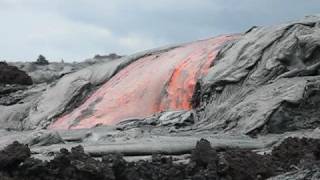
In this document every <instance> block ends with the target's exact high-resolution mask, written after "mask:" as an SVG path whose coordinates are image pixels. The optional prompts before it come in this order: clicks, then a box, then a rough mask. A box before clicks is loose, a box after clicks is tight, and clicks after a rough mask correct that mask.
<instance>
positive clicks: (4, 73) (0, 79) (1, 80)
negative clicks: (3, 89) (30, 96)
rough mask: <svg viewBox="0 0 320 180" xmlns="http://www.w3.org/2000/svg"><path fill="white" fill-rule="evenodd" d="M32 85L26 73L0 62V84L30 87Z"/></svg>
mask: <svg viewBox="0 0 320 180" xmlns="http://www.w3.org/2000/svg"><path fill="white" fill-rule="evenodd" d="M32 83H33V82H32V79H31V77H30V76H29V75H28V74H27V73H26V72H24V71H21V70H19V69H18V68H17V67H15V66H10V65H8V64H7V63H6V62H0V84H20V85H31V84H32Z"/></svg>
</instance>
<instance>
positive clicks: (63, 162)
mask: <svg viewBox="0 0 320 180" xmlns="http://www.w3.org/2000/svg"><path fill="white" fill-rule="evenodd" d="M319 148H320V140H315V139H306V138H304V139H298V138H288V139H286V140H285V141H284V142H283V143H282V144H280V145H279V146H278V147H276V148H274V150H273V151H272V153H271V154H269V155H259V154H257V153H255V152H252V151H250V150H243V149H214V148H212V147H211V145H210V142H209V141H207V140H205V139H201V140H200V141H199V142H198V143H197V145H196V148H195V149H194V150H193V151H192V153H191V158H190V161H189V162H188V163H175V162H174V161H173V159H172V158H171V157H167V156H162V155H159V154H156V155H153V156H152V160H151V161H145V160H140V161H137V162H127V161H125V160H124V159H123V157H122V155H121V154H109V155H107V156H104V157H102V160H97V159H94V158H92V157H91V156H89V155H88V154H85V152H84V149H83V147H81V146H77V147H74V148H72V149H71V152H69V151H68V150H67V149H61V150H60V153H58V154H57V155H56V156H55V158H54V159H53V160H51V161H41V160H37V159H34V158H31V157H30V150H29V148H28V147H27V146H25V145H22V144H19V143H18V142H14V143H13V144H11V145H9V146H8V147H6V148H5V149H4V150H2V151H1V152H0V162H1V164H0V179H3V180H89V179H95V180H263V179H267V178H269V177H273V176H277V175H279V174H283V173H286V172H289V171H291V170H292V168H293V167H299V169H305V168H308V167H310V166H309V165H310V164H312V168H315V167H317V166H319V163H318V162H319V158H320V155H319V154H320V149H319ZM319 167H320V166H319Z"/></svg>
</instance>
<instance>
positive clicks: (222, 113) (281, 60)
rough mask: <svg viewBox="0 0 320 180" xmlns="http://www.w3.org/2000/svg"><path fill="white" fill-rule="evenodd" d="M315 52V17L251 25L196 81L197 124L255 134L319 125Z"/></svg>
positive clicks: (318, 32) (319, 34) (318, 36)
mask: <svg viewBox="0 0 320 180" xmlns="http://www.w3.org/2000/svg"><path fill="white" fill-rule="evenodd" d="M319 57H320V21H319V18H318V17H309V18H306V19H304V20H302V21H297V22H293V23H288V24H282V25H278V26H270V27H259V28H253V29H251V30H250V31H248V32H247V33H246V34H244V35H243V36H242V37H241V38H240V39H239V40H238V41H237V42H235V43H233V44H230V45H229V46H228V47H226V48H224V49H223V50H222V51H220V53H219V57H218V58H217V59H216V61H215V63H214V65H213V67H212V68H210V70H209V72H208V75H207V76H205V77H204V78H202V79H201V80H200V81H199V82H198V85H197V90H196V93H195V96H194V102H193V104H194V107H195V108H196V109H197V115H198V119H199V121H201V122H199V123H198V125H197V126H198V127H197V128H200V129H207V130H208V129H210V130H213V131H220V132H221V131H223V132H226V131H227V132H237V133H243V134H249V135H256V134H259V133H264V134H265V133H283V132H286V131H294V130H301V129H310V128H316V127H318V126H319V124H320V121H319V119H318V118H317V117H318V115H317V114H318V112H319V108H320V106H319V95H320V94H319V85H320V76H319V75H320V74H319V67H320V61H319V60H320V59H319Z"/></svg>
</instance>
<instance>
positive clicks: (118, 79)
mask: <svg viewBox="0 0 320 180" xmlns="http://www.w3.org/2000/svg"><path fill="white" fill-rule="evenodd" d="M235 37H236V36H227V35H225V36H219V37H216V38H211V39H207V40H202V41H196V42H193V43H190V44H185V45H183V46H180V47H177V48H174V49H172V50H169V51H167V52H161V53H158V54H154V55H149V56H146V57H143V58H140V59H139V60H137V61H135V62H133V63H131V64H130V65H128V66H127V67H125V68H124V69H122V70H121V71H120V72H118V73H117V74H116V75H115V76H114V77H112V78H111V79H110V80H109V81H107V82H106V83H105V84H104V85H102V86H101V87H100V88H99V89H98V90H97V91H96V92H94V93H93V94H92V95H91V96H90V97H89V98H88V99H87V100H86V101H85V102H84V103H83V104H82V105H80V106H79V107H78V108H76V109H74V110H73V111H72V112H70V113H68V114H66V115H64V116H62V117H60V118H58V119H57V120H56V121H55V122H54V123H53V124H52V125H50V126H49V128H50V129H80V128H91V127H94V126H96V125H100V124H103V125H114V124H117V123H119V122H121V121H124V120H127V119H132V118H144V117H148V116H151V115H153V114H155V113H158V112H162V111H170V110H189V109H191V102H190V101H191V99H192V95H193V92H194V88H195V84H196V81H197V79H198V78H200V77H201V76H204V75H205V74H206V73H207V71H208V69H209V67H210V65H211V63H212V62H213V60H214V59H215V57H216V55H217V53H218V52H219V50H220V49H221V48H222V47H223V46H224V45H225V44H226V43H228V42H230V41H232V40H234V39H235Z"/></svg>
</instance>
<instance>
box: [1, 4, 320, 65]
mask: <svg viewBox="0 0 320 180" xmlns="http://www.w3.org/2000/svg"><path fill="white" fill-rule="evenodd" d="M319 13H320V0H0V23H1V25H0V60H7V61H18V60H19V61H27V60H29V61H30V60H34V59H36V57H37V56H38V55H39V54H43V55H45V56H46V57H47V58H48V59H49V60H52V61H53V60H56V61H60V60H61V59H62V58H63V59H64V60H65V61H78V60H83V59H85V58H88V57H92V56H93V55H95V54H108V53H110V52H116V53H118V54H131V53H134V52H137V51H140V50H145V49H149V48H154V47H157V46H163V45H166V44H170V43H178V42H187V41H193V40H197V39H202V38H207V37H212V36H216V35H219V34H226V33H233V32H242V31H245V30H247V29H248V28H250V27H251V26H253V25H268V24H274V23H279V22H285V21H288V20H293V19H298V18H302V17H303V16H305V15H311V14H319Z"/></svg>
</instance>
